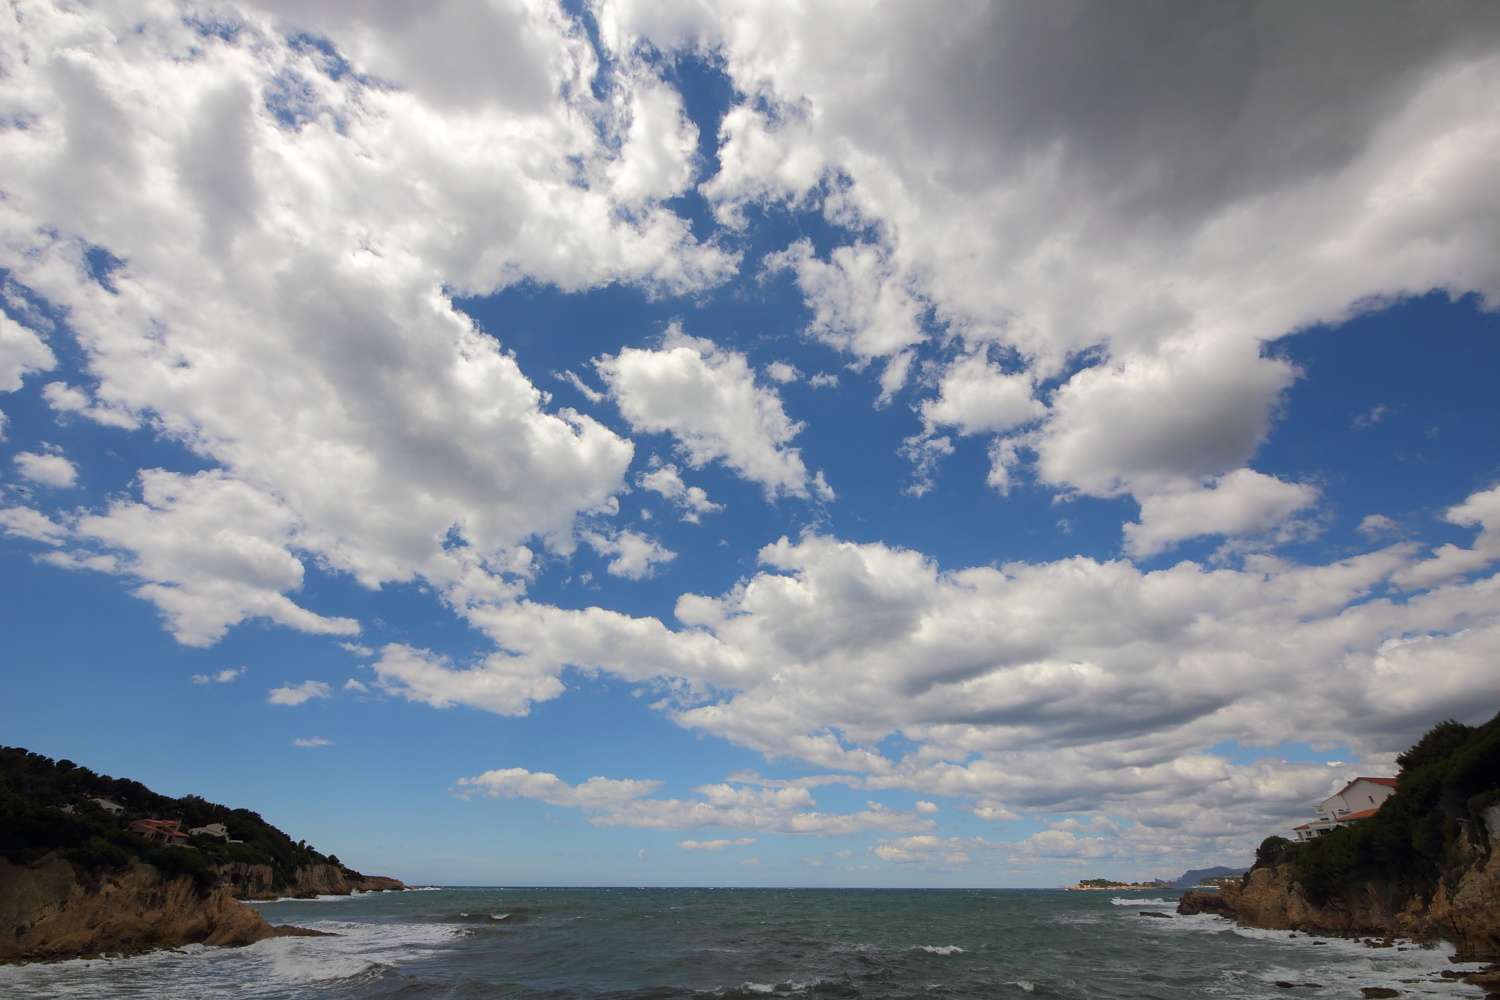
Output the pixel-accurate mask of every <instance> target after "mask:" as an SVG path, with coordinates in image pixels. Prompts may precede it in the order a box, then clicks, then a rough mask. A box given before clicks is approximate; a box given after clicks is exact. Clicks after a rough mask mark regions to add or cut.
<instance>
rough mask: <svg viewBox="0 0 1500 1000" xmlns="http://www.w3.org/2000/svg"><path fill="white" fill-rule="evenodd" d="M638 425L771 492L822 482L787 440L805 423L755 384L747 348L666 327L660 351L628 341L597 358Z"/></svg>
mask: <svg viewBox="0 0 1500 1000" xmlns="http://www.w3.org/2000/svg"><path fill="white" fill-rule="evenodd" d="M595 367H596V368H597V369H598V371H599V374H600V376H601V377H602V378H603V379H604V381H605V382H606V383H607V384H608V385H609V390H610V395H611V396H612V397H613V398H614V400H615V402H616V403H618V404H619V406H620V412H621V413H623V414H624V415H625V419H626V420H629V421H630V425H631V426H632V427H634V428H635V429H636V430H637V431H648V432H651V433H658V434H661V433H665V434H671V435H672V437H673V438H675V439H676V440H677V443H678V445H679V447H680V448H681V450H682V453H683V455H684V457H685V458H686V459H687V461H688V463H689V464H690V465H692V466H693V468H701V467H702V466H704V465H707V464H708V463H709V462H712V461H715V460H722V461H723V462H724V463H725V464H726V465H728V466H729V467H730V468H731V469H733V470H734V471H735V472H737V473H739V474H740V475H741V476H744V477H745V478H746V479H749V480H751V481H752V482H757V483H760V484H761V485H762V486H763V487H764V488H765V490H766V493H767V495H768V496H776V495H778V494H783V493H784V494H789V495H791V496H799V497H805V496H807V495H808V490H809V487H812V488H814V489H816V488H817V484H816V482H815V481H814V480H813V479H812V478H811V477H810V476H809V475H808V471H807V467H806V466H804V465H803V464H802V456H801V454H800V452H799V451H798V449H796V448H792V447H788V443H789V442H790V441H791V439H792V438H794V437H795V436H796V435H797V432H798V431H799V430H801V426H800V425H799V424H797V423H796V422H794V421H793V420H792V419H791V418H789V417H788V416H787V415H786V411H785V410H783V409H782V406H781V399H780V397H779V396H777V394H776V392H775V390H773V389H769V388H766V387H763V386H760V385H757V384H756V381H755V373H754V372H753V371H752V370H751V368H750V365H749V363H748V362H747V361H746V360H745V356H744V355H743V354H740V353H738V352H737V351H729V350H723V349H721V348H719V347H717V346H715V345H714V344H713V343H711V342H710V341H707V340H703V339H701V338H697V337H689V336H687V335H685V334H684V333H682V331H681V329H680V328H678V327H675V326H674V327H673V328H672V329H671V330H669V331H668V333H667V336H666V337H665V339H664V340H663V343H662V346H661V348H660V349H659V350H644V349H641V348H633V347H632V348H626V349H625V350H623V351H621V352H620V353H619V354H617V355H613V356H605V357H602V358H600V359H599V360H598V361H596V362H595Z"/></svg>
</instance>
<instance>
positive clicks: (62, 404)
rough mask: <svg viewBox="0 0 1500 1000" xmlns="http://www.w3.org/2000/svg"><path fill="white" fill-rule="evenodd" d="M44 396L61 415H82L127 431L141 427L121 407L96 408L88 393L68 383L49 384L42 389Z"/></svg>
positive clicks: (48, 403)
mask: <svg viewBox="0 0 1500 1000" xmlns="http://www.w3.org/2000/svg"><path fill="white" fill-rule="evenodd" d="M42 396H43V397H44V398H45V399H46V400H47V405H48V406H51V407H52V408H53V409H54V410H56V411H58V412H59V413H80V414H82V415H84V416H86V417H88V418H89V419H90V420H92V421H94V422H95V423H99V424H104V425H105V426H108V427H121V428H124V429H126V430H134V429H135V428H137V427H139V426H140V421H139V420H137V419H136V418H135V417H134V416H132V415H131V414H130V413H129V412H128V411H126V410H124V409H121V408H119V407H114V408H111V407H108V406H96V405H94V403H93V402H92V401H91V400H90V399H89V395H88V393H86V392H84V391H83V390H82V389H79V388H76V387H74V386H70V385H68V384H67V383H66V382H48V383H47V384H46V385H45V386H44V387H43V388H42Z"/></svg>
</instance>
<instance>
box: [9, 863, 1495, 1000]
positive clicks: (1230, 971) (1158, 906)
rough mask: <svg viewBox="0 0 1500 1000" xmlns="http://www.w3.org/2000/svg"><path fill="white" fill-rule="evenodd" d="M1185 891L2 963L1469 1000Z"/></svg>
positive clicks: (1395, 967)
mask: <svg viewBox="0 0 1500 1000" xmlns="http://www.w3.org/2000/svg"><path fill="white" fill-rule="evenodd" d="M1180 896H1181V890H1165V891H1164V890H1139V891H1119V892H1114V893H1110V892H1074V891H1069V890H1067V889H1062V888H1042V889H1038V888H1013V889H1002V888H988V889H949V888H944V889H936V888H838V889H829V888H805V887H802V888H743V887H706V886H705V887H697V888H684V887H648V886H638V887H627V886H609V887H603V886H594V887H581V886H545V887H543V886H533V887H495V886H434V887H422V888H416V889H413V890H410V891H407V892H398V893H365V894H356V895H353V896H323V897H318V898H316V899H281V900H275V901H271V902H262V903H257V904H254V905H255V907H256V908H257V909H259V910H260V911H261V913H262V915H263V916H265V917H266V918H267V919H268V920H269V921H271V922H272V923H275V924H294V925H298V926H302V927H310V928H313V929H316V930H322V931H327V932H329V933H331V934H334V935H337V936H335V937H315V938H305V937H303V938H276V939H270V940H266V941H261V942H259V943H257V944H254V945H250V946H248V947H245V948H208V947H204V946H200V945H194V946H189V947H185V948H179V949H172V950H167V951H159V952H153V953H150V954H146V955H140V956H135V957H130V958H103V959H92V960H73V961H68V962H58V963H50V964H33V965H25V966H12V967H6V968H3V969H0V993H3V994H4V995H5V996H6V997H7V998H15V1000H63V998H69V1000H76V998H85V997H104V996H108V997H111V998H120V997H127V998H128V997H158V996H171V997H173V998H199V997H201V998H209V997H223V996H235V997H245V998H267V1000H270V998H277V1000H283V998H285V1000H313V998H318V1000H386V998H389V1000H396V998H402V1000H426V998H438V997H442V998H472V1000H482V998H516V1000H544V998H545V1000H563V998H608V1000H670V998H708V997H799V998H800V997H806V998H820V997H839V998H849V1000H865V998H869V1000H885V998H898V997H931V998H948V1000H967V998H979V997H1018V998H1019V997H1023V996H1038V997H1040V996H1048V997H1069V998H1088V1000H1093V998H1099V1000H1105V998H1108V1000H1136V998H1139V1000H1146V998H1158V1000H1175V998H1187V997H1201V996H1214V997H1226V998H1246V1000H1250V998H1269V997H1299V996H1318V997H1323V998H1335V997H1362V996H1363V993H1362V992H1361V991H1362V990H1364V989H1366V988H1370V987H1383V988H1394V989H1398V990H1401V991H1402V992H1403V993H1417V994H1421V995H1427V996H1451V997H1475V996H1477V995H1478V994H1476V992H1475V990H1474V988H1473V987H1469V986H1466V985H1465V984H1463V983H1462V982H1459V981H1456V980H1454V979H1452V978H1449V977H1445V976H1444V972H1445V971H1446V972H1449V973H1451V972H1453V971H1456V970H1461V969H1471V968H1477V966H1475V965H1472V964H1470V965H1460V964H1455V963H1454V962H1452V960H1451V959H1452V954H1453V951H1452V949H1451V948H1450V947H1447V946H1442V945H1439V946H1436V947H1422V946H1418V945H1416V944H1412V943H1409V942H1390V943H1386V942H1376V944H1377V946H1375V947H1372V946H1371V945H1370V944H1368V943H1365V942H1361V941H1355V940H1344V939H1338V938H1324V937H1314V936H1309V935H1306V934H1302V933H1297V932H1287V931H1263V930H1254V929H1248V928H1241V927H1238V926H1236V925H1235V924H1234V923H1233V922H1232V921H1228V920H1225V919H1223V918H1220V917H1217V916H1212V915H1207V914H1204V915H1197V916H1190V917H1184V916H1178V915H1176V914H1175V912H1174V910H1175V907H1176V904H1177V900H1178V898H1179V897H1180Z"/></svg>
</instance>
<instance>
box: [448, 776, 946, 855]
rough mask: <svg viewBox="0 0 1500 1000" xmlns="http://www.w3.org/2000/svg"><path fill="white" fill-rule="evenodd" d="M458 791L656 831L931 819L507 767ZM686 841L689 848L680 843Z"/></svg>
mask: <svg viewBox="0 0 1500 1000" xmlns="http://www.w3.org/2000/svg"><path fill="white" fill-rule="evenodd" d="M458 788H459V789H460V795H463V794H466V793H468V792H469V791H470V790H473V791H478V792H480V793H482V794H485V795H490V796H494V797H502V796H503V797H511V798H529V799H536V800H538V801H540V802H546V803H547V804H549V805H556V806H576V807H579V808H582V809H583V810H585V813H586V814H587V815H588V819H589V822H591V823H593V824H595V825H596V826H627V827H638V828H645V829H656V830H682V829H702V828H704V827H724V828H727V829H732V830H757V831H761V832H765V833H809V834H820V835H834V834H852V833H858V832H860V831H862V830H866V829H876V830H895V831H902V832H906V831H911V832H916V831H921V830H926V829H930V828H931V827H932V826H933V823H932V821H931V820H924V819H920V818H919V817H918V816H917V815H916V814H915V813H909V812H900V811H896V810H885V809H881V808H879V807H877V806H875V805H874V804H873V803H872V804H871V805H872V808H870V809H868V810H862V811H860V812H857V813H847V814H846V813H824V812H819V811H817V809H816V806H817V803H816V802H815V801H814V800H813V797H812V795H811V794H810V793H809V792H808V791H807V789H805V788H746V787H743V786H735V785H731V784H728V783H720V784H712V785H703V786H701V787H699V788H695V789H693V791H694V792H695V793H696V794H697V796H698V797H697V798H694V799H652V798H647V797H646V796H648V795H651V794H652V793H653V792H656V791H657V790H658V789H660V788H661V782H659V781H638V780H616V779H610V778H600V777H595V778H590V779H589V780H588V781H585V782H583V783H582V784H579V785H569V784H568V783H567V782H565V781H563V780H562V779H561V778H559V777H558V776H557V775H555V774H549V773H547V772H532V771H528V770H526V769H525V768H519V767H511V768H504V769H502V770H497V771H486V772H485V773H484V774H481V775H478V776H476V777H473V778H460V779H459V781H458ZM750 843H754V838H739V839H736V840H728V839H720V840H714V841H707V842H699V841H692V840H689V841H683V842H681V843H679V844H678V845H677V846H679V847H682V848H684V849H685V850H724V849H726V848H728V847H730V846H742V845H745V844H750ZM688 845H692V846H688Z"/></svg>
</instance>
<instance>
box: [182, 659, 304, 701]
mask: <svg viewBox="0 0 1500 1000" xmlns="http://www.w3.org/2000/svg"><path fill="white" fill-rule="evenodd" d="M244 672H245V668H244V667H225V668H224V669H223V670H220V671H219V672H217V673H213V674H194V675H193V683H194V684H228V683H229V682H230V681H232V680H235V679H236V678H238V677H240V676H241V675H242V674H244ZM280 690H286V689H285V688H282V689H280ZM272 694H273V695H274V694H275V692H272ZM303 700H304V701H305V700H306V699H303ZM277 704H288V703H287V702H278V703H277ZM292 704H295V703H292Z"/></svg>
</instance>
